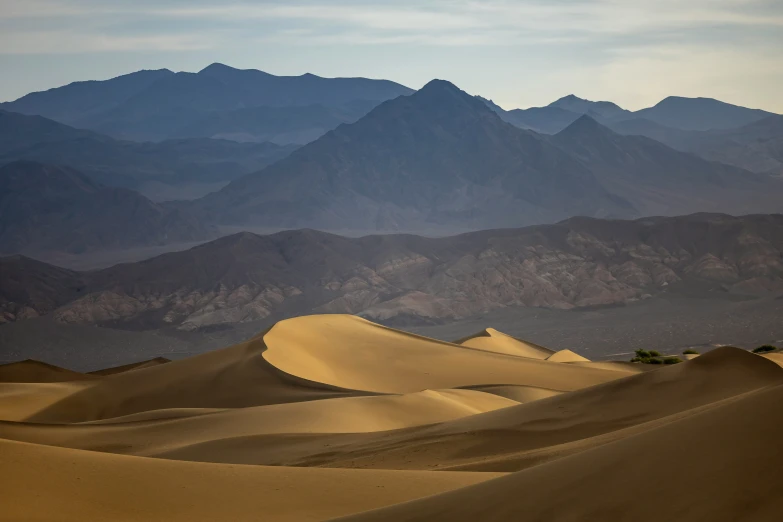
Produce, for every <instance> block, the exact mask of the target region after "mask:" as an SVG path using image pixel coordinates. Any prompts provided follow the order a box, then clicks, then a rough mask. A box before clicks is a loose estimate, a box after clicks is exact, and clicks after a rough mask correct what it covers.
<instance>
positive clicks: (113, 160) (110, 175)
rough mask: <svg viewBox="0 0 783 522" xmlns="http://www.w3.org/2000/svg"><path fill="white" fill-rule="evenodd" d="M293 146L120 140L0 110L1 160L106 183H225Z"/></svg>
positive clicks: (218, 141) (208, 140)
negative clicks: (75, 172)
mask: <svg viewBox="0 0 783 522" xmlns="http://www.w3.org/2000/svg"><path fill="white" fill-rule="evenodd" d="M294 148H295V147H293V146H285V147H281V146H278V145H274V144H272V143H236V142H233V141H226V140H211V139H205V138H199V139H181V140H168V141H163V142H160V143H137V142H131V141H121V140H115V139H113V138H110V137H108V136H104V135H102V134H98V133H96V132H91V131H86V130H81V129H75V128H73V127H69V126H67V125H64V124H62V123H58V122H55V121H52V120H49V119H46V118H43V117H41V116H26V115H23V114H17V113H13V112H7V111H2V110H0V164H2V163H8V162H11V161H14V160H20V159H25V160H34V161H41V162H44V163H50V164H58V165H70V166H72V167H74V168H77V169H79V170H80V171H82V172H83V173H85V174H87V175H88V176H90V177H91V178H93V179H95V180H96V181H99V182H100V183H103V184H105V185H110V186H119V187H128V188H139V187H141V186H142V185H144V184H145V183H149V182H158V183H163V184H166V185H172V186H177V185H182V184H188V183H193V182H201V183H218V182H222V183H226V182H228V181H230V180H232V179H235V178H237V177H239V176H241V175H243V174H246V173H248V172H253V171H255V170H258V169H259V168H261V167H264V166H266V165H269V164H270V163H272V162H274V161H276V160H278V159H280V158H282V157H284V156H286V155H288V154H289V153H290V152H291V151H292V150H294ZM202 195H203V194H202ZM183 197H184V196H183Z"/></svg>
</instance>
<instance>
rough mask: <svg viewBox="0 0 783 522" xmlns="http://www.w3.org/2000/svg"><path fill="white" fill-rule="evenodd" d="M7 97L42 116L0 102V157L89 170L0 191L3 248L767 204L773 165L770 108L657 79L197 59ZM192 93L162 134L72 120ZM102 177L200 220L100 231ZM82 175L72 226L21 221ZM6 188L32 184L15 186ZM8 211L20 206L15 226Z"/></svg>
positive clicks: (66, 192)
mask: <svg viewBox="0 0 783 522" xmlns="http://www.w3.org/2000/svg"><path fill="white" fill-rule="evenodd" d="M3 107H6V108H10V109H13V110H16V111H23V112H27V113H40V114H44V115H45V116H41V115H30V114H21V113H19V112H9V111H7V110H2V109H0V165H2V164H5V163H11V162H14V161H19V160H23V161H27V162H36V163H38V164H40V165H39V166H38V167H37V168H39V169H43V170H45V171H46V172H49V173H52V172H59V173H63V172H68V173H69V174H68V175H65V176H64V177H65V178H68V179H75V178H74V176H77V175H78V176H81V177H84V176H86V178H89V182H90V183H91V184H92V185H91V187H92V188H90V189H89V190H88V191H87V192H84V191H83V190H81V189H79V190H72V189H73V186H70V185H68V184H63V183H60V182H58V181H56V180H55V178H54V177H52V176H48V175H47V176H39V177H37V178H31V179H36V180H37V182H38V183H41V184H42V186H41V187H39V188H40V191H39V192H40V194H38V195H37V196H35V197H34V192H31V191H29V190H27V188H26V187H23V188H24V190H22V191H21V192H14V191H10V192H8V193H7V194H5V195H4V196H5V201H6V203H5V207H6V208H16V207H19V208H29V211H27V212H24V213H21V214H20V215H19V216H10V217H9V218H5V215H4V216H3V219H4V220H5V221H8V222H9V223H15V225H14V226H15V227H17V228H16V229H15V230H17V231H16V232H14V234H15V235H14V236H13V239H10V238H11V236H9V235H7V236H6V237H5V239H4V240H3V242H2V245H1V246H2V248H4V249H6V251H8V250H7V249H11V250H10V251H11V252H14V251H16V252H29V251H31V250H30V249H33V250H32V251H43V250H46V249H50V250H60V251H62V250H63V249H64V250H65V251H67V252H75V251H90V250H93V249H98V248H119V247H120V246H121V243H122V244H133V245H140V246H143V245H145V242H146V244H149V245H158V244H160V242H161V241H178V240H183V239H194V238H197V237H199V238H201V237H208V234H205V233H204V230H205V228H204V227H206V226H209V225H229V226H233V227H262V228H265V229H285V228H302V227H309V228H318V229H322V230H324V229H325V230H333V231H339V230H345V231H348V232H350V233H351V234H356V233H366V232H373V231H383V232H394V231H398V232H399V231H410V232H414V233H427V234H435V235H443V234H452V233H457V232H463V231H467V230H478V229H485V228H496V227H518V226H526V225H532V224H540V223H552V222H556V221H559V220H562V219H566V218H569V217H572V216H577V215H583V216H591V217H598V218H637V217H643V216H649V215H677V214H688V213H691V212H699V211H701V212H727V213H731V214H748V213H758V212H762V213H763V212H779V211H781V210H783V203H781V201H783V197H782V196H783V178H781V177H780V176H776V174H779V173H780V172H781V165H783V124H782V123H781V122H783V116H777V115H772V114H770V113H765V112H764V111H757V110H752V109H745V108H743V107H737V106H733V105H729V104H725V103H722V102H718V101H716V100H707V99H687V98H675V97H671V98H667V99H666V100H664V101H662V102H661V103H659V104H657V105H656V106H655V107H651V108H649V109H644V110H642V111H636V112H631V111H628V110H625V109H623V108H621V107H619V106H618V105H616V104H614V103H611V102H593V101H589V100H584V99H581V98H578V97H576V96H573V95H570V96H566V97H564V98H561V99H559V100H557V101H555V102H553V103H552V104H550V105H549V106H547V107H542V108H535V109H527V110H515V111H504V110H503V109H501V108H500V107H498V106H497V105H495V104H493V103H492V102H491V101H489V100H485V99H483V98H479V97H474V96H471V95H468V94H467V93H465V92H463V91H461V90H460V89H459V88H457V87H456V86H454V85H453V84H451V83H449V82H446V81H443V80H433V81H432V82H430V83H428V84H427V85H425V86H424V87H423V88H422V89H420V90H419V91H416V92H412V91H410V89H407V88H405V87H403V86H400V85H398V84H394V83H393V82H385V81H377V80H366V79H362V78H348V79H339V78H338V79H326V78H318V77H316V76H313V75H303V76H298V77H277V76H273V75H269V74H266V73H263V72H261V71H254V70H247V71H242V70H238V69H232V68H230V67H226V66H222V65H219V64H215V65H212V66H210V67H207V68H206V69H204V70H202V71H200V72H199V73H172V72H170V71H166V70H162V71H140V72H138V73H133V74H130V75H126V76H121V77H118V78H115V79H113V80H108V81H104V82H77V83H75V84H71V85H68V86H65V87H61V88H57V89H52V90H50V91H45V92H42V93H33V94H30V95H28V96H25V97H23V98H20V99H19V100H17V101H15V102H10V103H7V104H3ZM193 111H196V112H198V117H197V118H193V119H192V121H189V122H188V123H187V124H186V125H184V126H182V127H179V128H178V130H177V132H176V133H174V134H178V135H179V136H181V137H178V138H176V139H166V140H163V141H159V142H138V141H129V140H123V139H117V138H116V137H111V136H109V135H107V134H102V133H100V132H97V131H95V130H90V129H84V128H76V127H73V126H71V125H69V124H73V125H79V126H88V127H94V128H102V127H100V126H96V125H94V122H95V121H97V120H101V121H104V122H105V121H109V120H110V119H111V118H110V117H109V116H107V115H112V114H113V115H117V114H126V115H134V118H135V117H136V116H138V120H137V122H143V121H147V122H148V123H150V122H152V121H153V120H147V118H148V117H150V118H153V119H154V118H162V119H163V120H166V122H168V123H166V125H169V123H171V122H173V121H175V120H176V118H173V119H172V118H171V117H170V116H171V114H174V113H176V114H179V113H183V114H184V113H188V114H193ZM49 117H52V118H58V119H59V120H60V121H59V122H58V121H54V120H53V119H49ZM112 117H113V116H112ZM107 118H109V119H107ZM123 118H124V116H123ZM536 118H538V120H536ZM120 119H122V118H120ZM62 121H65V122H67V123H62ZM112 121H119V120H112ZM123 121H126V122H127V121H130V120H129V119H128V118H125V120H123ZM134 121H136V120H134ZM85 122H86V123H85ZM90 122H92V123H90ZM536 122H538V123H536ZM150 125H152V127H154V128H156V129H159V130H160V129H163V127H165V125H163V124H160V122H158V123H150ZM675 126H677V127H675ZM707 127H709V128H710V129H711V130H698V129H704V128H707ZM166 132H168V131H166ZM172 132H173V131H172ZM169 134H171V133H169ZM205 136H210V137H205ZM283 137H285V138H283ZM216 138H219V139H216ZM263 140H270V141H263ZM271 141H278V142H279V143H282V142H297V143H305V142H307V143H306V144H305V145H303V146H301V147H299V146H298V145H279V144H275V143H271ZM18 167H19V166H18V165H17V166H16V167H15V168H17V169H18ZM60 167H63V168H60ZM12 170H13V169H12ZM76 185H78V186H81V187H84V186H86V185H84V183H82V182H80V183H77V184H76ZM74 186H75V185H74ZM97 187H100V188H97ZM109 188H123V189H131V190H132V191H135V192H133V193H131V192H129V191H125V192H123V194H126V195H127V197H129V198H131V197H132V199H133V200H134V201H138V202H139V203H138V207H139V208H148V209H149V208H151V207H150V206H149V205H152V201H150V200H153V201H156V202H161V201H165V202H166V203H163V204H160V205H155V209H156V210H155V211H154V212H152V213H153V214H156V215H160V216H179V217H180V218H181V219H183V220H185V221H186V222H188V223H191V224H192V226H193V227H199V229H198V230H196V229H195V228H193V232H192V233H179V232H177V233H171V234H170V233H165V232H162V230H163V229H161V227H160V226H159V225H152V222H154V221H155V220H152V221H150V222H148V221H145V222H147V223H148V224H150V226H151V227H152V228H153V230H151V231H150V233H149V234H130V235H129V239H128V240H127V241H126V240H122V241H117V240H105V239H103V240H102V239H100V238H101V237H102V236H101V234H96V233H95V225H90V226H87V224H88V223H89V222H90V221H91V220H93V221H95V220H97V221H102V222H105V223H115V222H118V220H120V221H121V220H123V219H126V218H127V215H128V212H127V210H126V209H124V208H123V206H116V207H114V206H110V205H103V206H100V205H97V204H96V203H95V194H101V195H102V196H108V194H109V192H108V190H109ZM87 193H89V194H91V196H90V197H91V198H92V203H91V204H90V205H88V207H87V208H88V209H89V210H88V211H84V212H82V211H81V210H80V211H79V212H76V213H75V214H74V216H78V217H79V219H81V220H82V221H81V223H84V226H85V227H86V229H85V230H82V231H80V230H71V231H68V233H67V234H66V233H63V234H62V238H60V239H57V240H55V236H54V235H51V234H49V233H45V234H42V233H39V231H38V229H37V228H36V227H37V225H36V224H37V223H45V222H47V220H48V219H51V218H52V216H51V215H42V216H40V219H39V218H38V217H36V216H35V215H34V213H35V212H37V211H42V209H44V208H46V207H47V205H49V204H51V201H52V197H53V194H59V195H58V196H57V201H61V202H62V201H72V202H75V201H77V200H78V198H77V199H74V195H75V194H78V195H79V198H83V197H85V194H87ZM130 194H132V196H130ZM22 196H23V197H24V198H28V199H25V200H21V199H20V200H15V198H17V197H22ZM30 198H32V199H30ZM36 198H37V199H36ZM33 200H35V204H31V201H33ZM172 200H191V201H172ZM142 202H143V203H142ZM14 205H16V207H14ZM58 208H59V207H58ZM36 209H37V210H36ZM99 211H100V212H99ZM101 212H104V213H106V214H105V215H104V214H101ZM20 216H23V217H24V220H26V221H24V222H25V223H27V225H25V226H24V227H21V228H19V220H20V219H21V217H20ZM87 216H89V218H88V217H87ZM166 219H168V218H166ZM72 224H73V223H72ZM175 228H177V227H175ZM186 228H187V227H186ZM74 234H77V235H78V234H81V237H82V238H86V239H82V240H75V239H74ZM130 238H133V239H130ZM47 243H48V244H47ZM15 248H18V249H21V250H14V249H15Z"/></svg>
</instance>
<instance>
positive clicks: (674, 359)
mask: <svg viewBox="0 0 783 522" xmlns="http://www.w3.org/2000/svg"><path fill="white" fill-rule="evenodd" d="M681 362H682V359H680V358H679V357H667V358H666V359H664V360H663V364H677V363H681Z"/></svg>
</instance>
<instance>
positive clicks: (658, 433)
mask: <svg viewBox="0 0 783 522" xmlns="http://www.w3.org/2000/svg"><path fill="white" fill-rule="evenodd" d="M700 359H701V358H700ZM781 400H783V386H781V385H778V386H772V387H766V388H762V389H760V390H757V391H755V392H751V393H748V394H746V395H743V396H741V397H739V398H737V399H736V400H733V401H728V402H726V403H724V404H721V405H720V406H717V407H715V408H711V409H709V410H706V411H703V412H700V413H698V414H695V415H692V416H688V417H685V418H681V419H678V420H674V421H672V422H671V423H667V424H664V425H661V426H658V427H656V428H654V429H651V430H648V431H645V432H642V433H638V434H636V435H633V436H630V437H628V438H625V439H621V440H617V441H615V442H612V443H609V444H606V445H603V446H601V447H597V448H594V449H591V450H589V451H585V452H582V453H579V454H576V455H572V456H568V457H564V458H561V459H558V460H555V461H553V462H549V463H546V464H543V465H540V466H535V467H532V468H530V469H527V470H524V471H520V472H518V473H514V474H512V475H509V476H507V477H503V478H500V479H497V480H493V481H489V482H487V483H485V484H483V485H478V486H471V487H467V488H463V489H461V490H459V491H458V492H454V493H451V494H449V493H446V494H442V495H436V496H433V497H430V498H427V499H423V500H419V501H414V502H410V503H406V504H401V505H398V506H393V507H390V508H386V509H381V510H377V511H375V512H371V513H366V514H362V515H356V516H352V517H346V518H344V519H341V520H345V521H346V522H347V521H353V522H382V521H399V520H406V521H410V522H416V521H425V520H426V521H429V520H453V521H457V522H459V521H473V520H483V521H488V522H492V521H498V522H500V521H506V520H526V521H533V522H535V521H541V522H543V521H547V522H548V521H553V520H556V521H576V520H612V521H635V522H647V521H649V522H654V521H659V520H677V521H679V522H691V521H693V522H695V521H703V520H710V521H712V522H723V521H725V522H729V521H735V520H743V521H746V520H747V521H770V520H777V518H778V517H779V515H780V512H781V510H782V509H783V497H781V496H780V495H779V494H778V492H777V485H776V484H777V482H778V480H779V470H780V462H781V459H783V449H781V448H780V446H779V445H778V444H776V443H774V442H773V441H777V440H780V437H781V436H783V410H781V408H780V407H779V405H780V401H781ZM707 435H708V436H707ZM640 491H645V492H648V493H649V494H650V495H652V496H653V497H654V498H653V500H651V501H647V500H644V499H643V498H641V497H640ZM522 492H523V494H521V493H522Z"/></svg>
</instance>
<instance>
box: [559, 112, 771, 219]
mask: <svg viewBox="0 0 783 522" xmlns="http://www.w3.org/2000/svg"><path fill="white" fill-rule="evenodd" d="M552 140H553V142H554V143H557V144H558V145H560V146H561V147H563V149H564V150H567V151H568V152H569V153H571V154H572V155H574V156H576V157H578V158H580V159H581V160H582V161H584V162H585V164H586V165H588V166H589V167H590V168H591V169H592V171H593V172H594V173H595V175H596V177H597V178H598V179H599V180H600V181H601V183H602V184H603V185H604V186H605V187H607V188H609V189H610V190H612V191H613V192H615V193H616V194H618V195H619V196H621V197H623V198H625V199H626V200H628V201H631V202H632V203H633V204H634V206H635V207H636V208H637V209H638V210H639V212H640V213H641V214H642V215H656V214H665V215H672V214H683V213H687V212H691V211H694V210H699V211H706V212H726V213H731V214H747V213H753V212H776V211H780V210H782V209H783V207H781V205H780V199H779V198H780V197H781V196H782V195H783V192H781V190H783V184H780V183H778V182H777V181H776V180H771V179H769V178H768V177H767V176H763V175H758V174H753V173H750V172H748V171H744V170H742V169H739V168H736V167H732V166H728V165H724V164H721V163H715V162H710V161H706V160H704V159H702V158H700V157H698V156H695V155H693V154H687V153H684V152H680V151H677V150H674V149H672V148H670V147H667V146H666V145H664V144H662V143H659V142H657V141H654V140H651V139H649V138H646V137H644V136H622V135H620V134H617V133H615V132H613V131H611V130H610V129H608V128H606V127H604V126H603V125H600V124H599V123H597V122H596V121H595V120H594V119H592V118H590V117H589V116H586V115H585V116H582V117H581V118H580V119H578V120H577V121H575V122H574V123H573V124H571V125H570V126H569V127H568V128H566V129H565V130H563V131H561V132H560V133H558V134H557V135H555V136H554V137H553V138H552Z"/></svg>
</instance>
